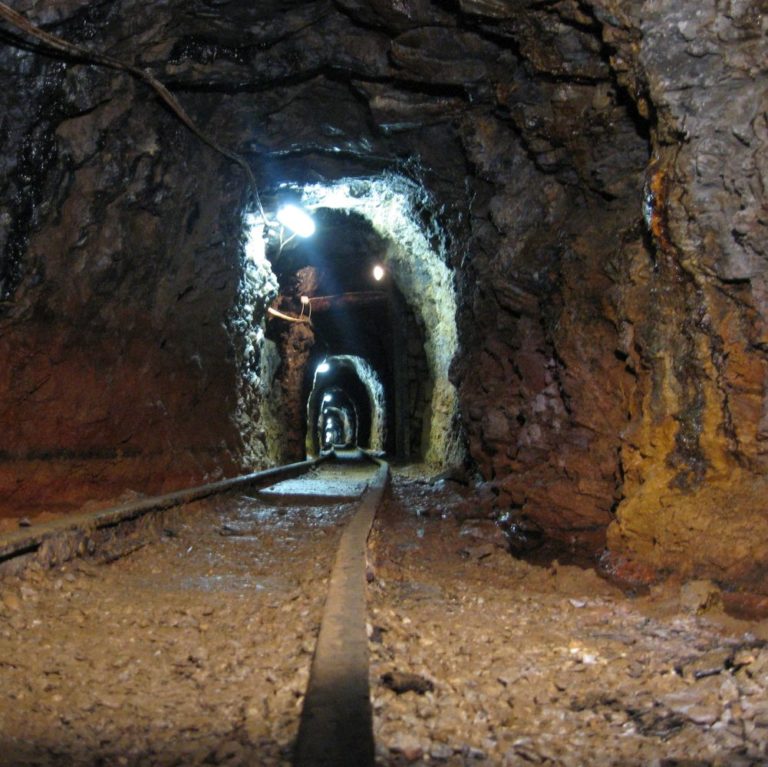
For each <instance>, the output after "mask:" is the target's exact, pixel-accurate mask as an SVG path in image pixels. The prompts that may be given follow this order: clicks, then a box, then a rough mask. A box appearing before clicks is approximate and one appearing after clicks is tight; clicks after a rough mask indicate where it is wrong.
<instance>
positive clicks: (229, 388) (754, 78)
mask: <svg viewBox="0 0 768 767" xmlns="http://www.w3.org/2000/svg"><path fill="white" fill-rule="evenodd" d="M629 5H632V7H629ZM256 6H257V7H256ZM22 10H23V12H24V13H25V14H26V15H27V16H28V18H29V19H30V20H31V21H33V22H34V23H37V24H42V25H44V26H45V27H46V29H47V30H48V31H50V32H52V33H54V34H59V35H61V36H62V37H66V38H68V39H71V40H72V41H74V42H77V43H78V44H81V45H83V46H85V47H88V46H91V47H92V48H93V49H94V50H101V51H105V52H109V54H110V55H112V56H115V57H117V58H122V59H124V60H126V61H128V62H130V63H132V64H136V65H139V66H141V67H145V68H148V69H149V70H150V71H151V72H152V74H153V75H155V76H156V77H157V78H158V79H159V80H161V81H162V82H164V83H166V84H167V85H168V86H169V87H170V88H172V90H173V91H174V93H176V94H177V96H178V98H179V100H180V101H181V102H182V103H183V105H184V107H185V109H187V110H188V112H189V113H190V115H191V116H192V117H193V119H194V120H195V121H196V122H197V123H198V124H199V125H200V126H201V127H202V128H204V129H205V130H207V131H208V132H209V133H211V134H212V135H214V136H215V137H216V139H217V141H219V142H220V143H222V144H224V145H226V146H228V147H231V148H232V149H234V150H237V151H238V152H240V153H241V154H243V155H245V156H246V157H247V158H248V160H249V162H250V164H251V167H252V168H253V169H254V172H255V174H256V176H257V180H258V183H259V184H260V185H261V186H262V189H263V190H266V191H267V192H269V191H270V190H272V191H274V190H276V189H277V188H278V187H279V186H280V184H285V183H289V184H292V185H294V186H301V185H302V184H308V183H317V182H318V180H324V181H327V182H333V181H334V180H336V179H340V178H355V177H360V178H370V177H373V176H375V177H381V176H386V174H387V173H399V174H402V175H404V176H406V177H407V178H409V179H411V180H413V181H414V182H415V183H417V184H418V185H420V187H421V188H423V190H424V195H425V199H429V200H430V201H431V202H430V205H429V206H428V207H425V209H424V210H423V211H422V214H420V215H422V217H423V220H422V221H421V222H420V223H421V225H422V226H423V229H424V231H425V232H426V233H427V234H428V236H429V237H430V238H433V239H435V240H439V241H440V242H439V246H440V247H439V248H437V246H436V249H437V250H440V252H441V253H444V258H445V261H446V264H447V265H448V267H449V268H450V269H451V270H452V276H453V286H454V288H455V292H456V302H457V312H456V324H457V327H458V335H459V338H458V345H457V348H456V349H455V350H451V352H452V354H453V362H452V365H451V374H450V375H451V379H452V383H453V384H454V385H455V386H456V388H457V391H458V400H459V401H458V415H457V419H458V420H460V424H461V429H462V434H463V440H464V443H465V448H466V454H467V462H468V464H470V466H471V469H472V470H473V471H475V472H476V473H477V475H478V476H479V478H480V479H482V480H483V483H484V484H483V488H484V491H483V492H484V495H483V497H482V499H481V506H482V508H483V509H484V513H487V514H489V515H491V516H502V515H503V516H504V518H505V519H506V520H507V521H508V522H509V524H515V525H517V526H518V527H520V529H535V530H536V531H541V532H542V534H543V535H544V536H546V537H547V538H550V539H554V540H556V541H558V542H560V543H561V544H562V545H565V546H568V547H571V548H573V549H580V550H584V551H587V552H590V553H594V554H599V553H601V552H602V551H603V549H604V548H605V547H606V546H607V547H608V551H609V554H608V556H607V557H606V558H605V559H604V561H606V562H608V563H610V562H611V561H613V562H615V563H621V566H622V567H623V568H624V569H625V570H626V571H627V572H632V573H637V574H639V575H638V576H637V577H638V578H640V579H644V580H648V579H653V578H655V577H657V576H658V575H659V574H663V573H666V572H673V571H675V572H682V573H685V574H687V575H690V576H692V577H694V576H695V577H702V578H715V579H716V580H718V581H721V582H722V583H723V584H731V585H748V586H749V588H753V589H757V590H759V589H764V588H765V586H764V582H765V579H764V574H765V570H766V567H768V548H767V547H766V545H765V544H764V543H763V541H765V540H766V537H765V535H760V534H759V531H760V530H763V529H764V527H765V525H766V514H765V512H764V510H763V508H762V506H761V500H760V499H761V497H762V486H763V475H764V473H765V469H766V435H768V428H767V427H766V416H765V413H766V408H765V382H766V373H767V371H766V357H765V349H766V348H768V346H766V340H767V339H766V325H765V316H766V312H767V311H768V304H766V296H768V291H767V290H766V285H765V277H764V275H765V274H766V270H765V263H764V262H765V258H766V245H765V243H766V242H768V238H767V237H766V226H768V220H767V219H766V216H765V206H766V199H765V189H766V175H767V174H768V167H767V166H766V161H765V159H764V158H765V157H766V156H768V155H767V154H766V152H765V149H766V143H767V142H768V126H767V125H766V121H765V108H766V103H765V88H764V83H763V79H764V62H765V60H766V55H765V54H766V42H765V40H766V36H765V24H766V21H765V19H766V18H768V14H766V13H765V9H761V8H760V4H759V3H757V4H755V3H752V4H743V3H742V4H738V3H732V4H730V5H728V6H727V7H725V6H723V7H720V6H718V8H714V7H712V8H709V7H708V8H706V9H702V8H701V6H700V4H697V3H695V2H693V0H685V1H684V2H675V3H673V2H672V0H662V1H661V2H657V3H654V4H651V5H649V4H645V5H644V6H642V7H640V6H637V4H627V3H622V2H618V0H588V1H587V2H582V3H576V2H570V0H564V1H563V2H558V3H554V4H545V5H542V4H539V3H532V2H524V3H514V4H512V3H506V2H495V1H494V2H486V1H485V0H484V1H483V2H474V1H470V0H467V1H466V2H461V3H459V4H458V5H457V7H456V8H451V9H449V8H447V7H439V8H438V7H437V6H436V5H435V4H432V3H426V2H418V3H408V4H404V3H402V2H394V0H392V1H389V0H376V1H375V2H373V1H372V0H368V1H364V0H354V1H352V0H345V1H344V2H340V3H336V4H329V3H327V2H294V3H290V4H286V3H280V4H277V3H270V4H264V3H259V4H255V5H254V4H252V3H243V2H234V1H233V2H229V3H219V4H215V6H214V5H213V4H208V3H195V4H192V5H190V4H189V3H181V2H175V1H174V2H169V3H164V4H162V5H161V6H147V5H146V4H139V3H135V2H132V0H122V1H121V2H118V3H111V4H109V7H108V8H106V7H103V8H101V7H100V8H96V7H92V6H91V5H90V4H84V3H79V2H69V3H52V2H47V1H46V0H37V1H36V2H30V3H26V4H25V7H24V8H23V9H22ZM761 11H762V13H761ZM0 65H1V66H2V72H3V79H4V88H3V94H2V97H1V98H2V99H3V103H4V110H3V115H4V117H3V118H0V119H1V120H2V122H0V130H1V131H2V135H3V138H4V141H3V147H4V149H3V153H2V155H1V156H0V168H1V169H2V173H1V174H0V281H1V283H0V292H1V293H2V295H1V296H0V299H1V300H2V303H1V304H0V359H2V366H1V367H0V426H2V430H3V434H4V435H5V437H4V440H3V444H2V450H3V452H2V455H1V456H0V458H2V460H1V461H0V487H1V488H2V489H3V491H4V492H3V493H2V495H3V497H4V498H8V499H9V500H8V501H7V502H4V506H3V508H2V512H3V513H4V514H10V513H12V512H13V510H14V509H16V508H21V507H22V506H24V507H27V508H39V507H40V506H41V505H45V504H49V503H53V502H58V500H57V499H67V502H68V503H70V504H77V503H81V502H82V501H83V500H85V499H86V498H89V497H93V496H94V495H101V497H103V498H107V497H109V496H110V495H118V494H119V493H120V492H122V491H123V490H124V489H126V488H127V487H133V488H134V489H141V490H146V491H153V490H155V489H158V488H159V487H161V486H164V484H165V483H167V482H170V483H172V484H173V483H177V482H178V481H181V480H182V479H183V480H184V481H195V480H198V479H202V478H203V477H205V476H211V475H215V474H217V473H228V472H233V471H236V470H238V468H242V467H243V466H244V462H245V456H246V455H247V456H248V461H249V462H253V461H257V462H258V461H263V462H267V460H268V456H270V455H272V456H274V455H275V454H276V451H275V450H274V449H272V447H271V446H272V445H274V444H277V443H278V442H280V444H287V443H288V442H289V443H290V444H291V445H293V447H292V448H290V450H291V451H293V450H294V448H295V450H300V445H301V444H303V435H302V429H303V428H304V425H303V423H302V422H301V421H299V422H297V419H298V418H299V414H300V413H302V408H303V403H302V402H301V394H300V388H301V387H300V383H299V382H300V381H301V380H302V375H303V365H305V363H306V360H307V359H309V356H310V353H309V352H310V348H311V345H312V339H310V338H304V337H303V335H302V334H304V331H294V334H297V333H298V334H299V335H302V338H300V339H292V338H286V339H284V341H285V343H284V344H282V347H281V357H280V360H279V361H278V363H275V360H273V359H271V358H270V359H267V355H266V352H264V351H263V350H262V351H261V352H260V351H259V350H258V349H256V350H254V349H250V350H249V351H248V352H247V354H246V352H245V351H244V347H245V346H246V345H247V343H248V342H247V337H248V333H249V332H250V331H248V328H246V329H245V330H243V327H244V324H245V325H247V326H248V327H250V328H256V327H259V326H260V323H262V320H263V316H264V311H265V309H266V299H265V304H264V305H261V304H259V303H258V302H256V303H252V302H250V301H249V302H246V303H247V305H248V306H249V307H250V309H249V310H248V311H249V314H248V317H247V320H246V319H244V315H243V311H244V310H243V309H238V312H239V313H238V312H234V310H233V307H237V306H241V305H242V304H243V302H242V301H240V299H239V298H238V296H239V295H240V294H239V292H238V291H239V290H240V287H239V286H240V285H241V282H242V271H243V269H242V259H243V246H242V240H243V220H244V215H245V214H246V213H252V211H251V210H250V207H249V205H250V203H249V197H248V190H247V185H246V181H245V179H244V177H243V174H242V173H241V171H240V170H239V169H238V168H237V166H235V165H232V164H231V163H229V162H228V161H227V160H226V159H224V158H222V157H220V156H218V155H216V154H214V153H213V152H212V151H211V150H210V149H208V148H206V147H205V146H203V145H201V144H199V143H198V142H197V140H196V139H195V138H194V137H192V136H191V135H190V134H189V133H188V132H187V130H186V129H185V128H184V127H183V126H182V125H180V124H179V123H178V122H177V121H176V120H175V119H174V117H173V116H172V115H171V114H170V113H168V112H167V110H164V109H163V108H162V107H161V106H160V105H159V103H157V102H156V101H155V100H154V99H153V97H152V96H151V94H150V92H149V91H148V90H146V89H145V87H144V86H143V85H142V84H141V83H137V82H135V81H134V80H132V79H131V78H130V77H129V76H128V75H126V74H124V73H120V72H114V71H108V70H104V69H100V68H96V67H93V66H90V65H88V64H87V63H85V62H80V61H77V62H75V61H61V60H58V59H57V58H56V57H45V56H42V55H41V54H40V53H39V52H37V51H33V50H28V49H24V48H21V47H18V46H16V45H15V44H14V41H13V40H12V39H8V40H4V42H3V44H2V48H0ZM270 300H271V299H270ZM238 302H240V303H238ZM409 311H411V312H414V313H415V315H416V316H420V313H419V312H418V311H416V307H409ZM235 315H236V316H235ZM254 332H255V331H254ZM425 332H426V333H427V335H428V334H429V328H427V329H426V331H425ZM244 339H246V340H244ZM278 346H279V344H278ZM416 346H417V347H418V344H416ZM416 351H417V352H418V348H417V349H416ZM260 354H261V358H259V355H260ZM246 356H247V357H248V360H249V363H248V364H249V365H250V369H252V370H253V371H254V373H253V375H254V379H253V380H254V382H255V383H253V386H252V391H251V393H250V394H249V399H248V402H249V403H250V405H249V407H251V408H252V410H253V415H252V418H253V421H254V427H253V431H254V433H258V434H259V437H258V439H259V440H261V442H258V444H256V443H254V444H247V445H246V444H245V443H244V437H243V432H242V429H240V428H239V427H238V423H239V421H238V418H240V417H241V415H242V414H240V415H238V414H237V412H236V411H237V408H238V390H239V389H238V387H240V386H241V379H242V370H241V369H242V359H244V358H245V357H246ZM257 358H259V359H257ZM413 367H414V368H416V367H418V366H417V365H416V364H415V363H414V365H413ZM259 376H261V377H259ZM438 383H439V382H438ZM276 386H282V387H283V389H284V390H285V397H284V401H285V402H286V403H288V402H289V401H290V402H291V403H292V404H290V405H286V407H284V408H283V409H282V410H281V409H280V408H277V409H274V408H273V410H272V411H270V412H272V415H271V416H270V417H269V418H267V417H266V415H264V414H265V413H266V412H267V410H268V409H269V408H267V404H266V401H267V399H268V398H269V396H270V395H269V392H268V390H269V389H270V387H273V388H274V387H276ZM438 388H439V387H438ZM289 390H290V391H289ZM260 398H261V399H260ZM262 404H263V405H264V407H261V405H262ZM411 407H412V408H413V407H414V406H413V405H411ZM275 414H276V415H275ZM260 419H261V420H260ZM428 426H429V425H428V424H424V425H423V426H421V425H420V426H419V429H420V430H422V429H423V430H427V429H428ZM286 440H287V442H286ZM281 441H282V442H281ZM260 445H261V447H260ZM169 472H170V473H169ZM169 477H171V478H170V479H169ZM57 478H58V479H57ZM14 513H15V512H14ZM611 557H613V560H612V559H611ZM610 566H611V565H610V564H609V567H610ZM616 567H618V564H617V565H616Z"/></svg>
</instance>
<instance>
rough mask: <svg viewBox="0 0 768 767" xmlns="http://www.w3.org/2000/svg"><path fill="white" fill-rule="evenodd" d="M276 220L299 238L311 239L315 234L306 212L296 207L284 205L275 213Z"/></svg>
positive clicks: (310, 218) (312, 223)
mask: <svg viewBox="0 0 768 767" xmlns="http://www.w3.org/2000/svg"><path fill="white" fill-rule="evenodd" d="M277 220H278V221H279V222H280V223H281V224H282V225H283V226H287V227H288V228H289V229H290V230H291V231H292V232H294V234H298V235H299V237H311V236H312V235H313V234H314V233H315V222H314V221H313V220H312V217H311V216H310V215H309V214H308V213H307V211H306V210H302V209H301V208H298V207H296V205H284V206H283V207H282V208H280V210H278V211H277Z"/></svg>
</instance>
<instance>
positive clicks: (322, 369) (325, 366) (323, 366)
mask: <svg viewBox="0 0 768 767" xmlns="http://www.w3.org/2000/svg"><path fill="white" fill-rule="evenodd" d="M330 369H331V366H330V365H329V364H328V362H327V361H326V360H323V361H322V362H321V363H320V364H319V365H318V366H317V367H316V368H315V373H327V372H328V371H329V370H330Z"/></svg>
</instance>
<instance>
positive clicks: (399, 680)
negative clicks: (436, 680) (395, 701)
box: [381, 671, 435, 695]
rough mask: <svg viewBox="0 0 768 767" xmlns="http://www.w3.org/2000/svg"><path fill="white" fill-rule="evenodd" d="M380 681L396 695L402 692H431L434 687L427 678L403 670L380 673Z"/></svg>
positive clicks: (422, 693) (419, 693)
mask: <svg viewBox="0 0 768 767" xmlns="http://www.w3.org/2000/svg"><path fill="white" fill-rule="evenodd" d="M381 683H382V684H383V685H384V686H385V687H387V688H388V689H390V690H392V692H395V693H397V694H398V695H402V694H403V693H404V692H415V693H417V694H418V695H424V693H427V692H432V691H433V690H434V689H435V686H434V684H432V682H430V680H429V679H426V678H425V677H423V676H419V675H418V674H409V673H406V672H403V671H387V673H386V674H382V675H381Z"/></svg>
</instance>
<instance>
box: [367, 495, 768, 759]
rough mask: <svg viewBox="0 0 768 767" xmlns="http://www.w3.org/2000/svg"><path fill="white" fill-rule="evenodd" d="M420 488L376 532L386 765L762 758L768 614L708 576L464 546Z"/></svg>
mask: <svg viewBox="0 0 768 767" xmlns="http://www.w3.org/2000/svg"><path fill="white" fill-rule="evenodd" d="M415 490H416V493H417V495H418V488H415ZM413 491H414V487H413V485H412V482H411V481H403V480H400V481H399V482H398V483H397V484H396V491H395V494H394V500H393V502H392V503H391V505H390V506H389V507H388V509H387V511H386V513H385V514H384V515H383V516H380V517H379V520H378V527H377V530H376V533H375V537H374V541H373V550H374V563H375V571H376V579H375V582H374V583H373V584H372V586H371V591H370V594H371V614H370V616H369V620H370V623H371V629H370V632H369V635H370V649H371V654H372V666H371V685H372V691H373V692H372V695H373V704H374V714H375V733H376V739H377V763H378V764H381V765H405V764H448V765H471V764H488V765H502V764H503V765H518V764H549V765H583V764H598V765H647V764H691V765H692V764H696V765H699V764H700V765H716V764H723V765H725V764H729V765H730V764H743V765H758V764H765V763H766V761H767V760H768V751H766V743H768V711H767V710H766V706H765V704H764V702H763V700H764V697H765V695H766V690H767V688H768V673H767V672H768V646H766V639H767V638H768V633H767V630H766V626H765V624H764V623H763V624H755V623H753V624H748V623H739V622H735V621H730V620H728V619H726V618H724V617H723V615H722V613H720V612H718V608H717V605H716V604H713V603H712V600H711V594H712V592H713V587H712V584H703V583H702V582H697V583H694V584H692V585H691V586H690V587H688V588H685V589H683V590H682V591H676V590H675V589H669V590H668V591H661V590H660V591H657V592H654V594H652V595H651V596H649V597H647V598H642V599H633V600H630V599H628V598H627V597H625V596H624V595H623V594H622V593H621V592H619V591H618V590H617V589H615V588H614V587H612V586H610V585H609V584H607V583H606V582H605V581H603V580H601V579H600V578H598V576H597V575H596V573H595V572H594V570H590V569H584V568H582V567H577V566H574V565H565V564H559V563H558V562H557V561H556V560H555V561H551V562H550V563H549V564H548V565H546V566H544V565H532V564H528V563H526V562H524V561H521V560H518V559H514V558H512V557H510V556H509V555H508V554H507V553H505V552H504V551H503V550H501V549H498V548H494V547H491V548H490V549H489V551H488V552H487V554H485V555H484V556H479V557H466V556H464V554H463V552H464V551H465V545H464V541H463V540H462V535H461V527H459V526H458V525H457V522H456V520H455V519H452V518H447V519H445V518H441V515H440V514H432V515H419V516H417V515H415V514H414V513H413V512H412V510H411V506H412V501H413V498H412V495H413ZM434 502H435V505H436V507H438V508H439V507H440V502H441V499H440V495H439V493H438V494H436V496H435V498H434ZM465 524H466V523H465ZM715 591H716V590H715ZM403 680H405V681H403ZM397 681H399V682H400V684H396V682H397ZM408 682H410V683H408Z"/></svg>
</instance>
